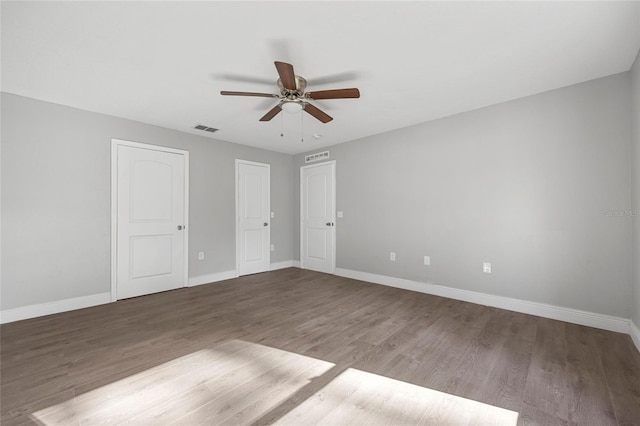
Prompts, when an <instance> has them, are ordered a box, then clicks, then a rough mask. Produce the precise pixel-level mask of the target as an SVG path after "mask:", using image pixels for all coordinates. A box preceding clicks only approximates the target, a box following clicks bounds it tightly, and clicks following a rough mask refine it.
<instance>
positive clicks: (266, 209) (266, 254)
mask: <svg viewBox="0 0 640 426" xmlns="http://www.w3.org/2000/svg"><path fill="white" fill-rule="evenodd" d="M236 170H237V176H236V179H237V182H238V184H237V187H238V193H237V194H236V197H237V203H238V206H237V215H238V218H237V219H238V229H237V232H238V236H237V239H236V241H237V244H238V248H237V263H238V266H237V269H238V275H247V274H255V273H258V272H265V271H268V270H269V268H270V266H271V251H270V246H271V240H270V235H271V232H270V226H269V222H270V220H271V219H270V208H271V207H270V193H269V191H270V182H269V180H270V166H269V165H268V164H260V163H253V162H248V161H242V160H236Z"/></svg>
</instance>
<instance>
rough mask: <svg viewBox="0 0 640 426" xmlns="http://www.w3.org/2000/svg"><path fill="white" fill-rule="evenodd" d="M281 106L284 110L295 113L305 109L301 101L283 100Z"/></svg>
mask: <svg viewBox="0 0 640 426" xmlns="http://www.w3.org/2000/svg"><path fill="white" fill-rule="evenodd" d="M280 108H282V110H283V111H284V112H288V113H290V114H295V113H296V112H300V111H302V110H303V109H304V105H303V104H302V102H299V101H283V102H282V103H280Z"/></svg>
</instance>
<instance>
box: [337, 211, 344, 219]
mask: <svg viewBox="0 0 640 426" xmlns="http://www.w3.org/2000/svg"><path fill="white" fill-rule="evenodd" d="M343 217H344V213H343V212H341V211H339V212H338V219H342V218H343Z"/></svg>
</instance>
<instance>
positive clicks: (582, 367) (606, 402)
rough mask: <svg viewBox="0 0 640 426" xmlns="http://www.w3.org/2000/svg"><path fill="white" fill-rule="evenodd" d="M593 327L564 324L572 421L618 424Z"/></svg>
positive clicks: (578, 422)
mask: <svg viewBox="0 0 640 426" xmlns="http://www.w3.org/2000/svg"><path fill="white" fill-rule="evenodd" d="M593 331H594V330H593V329H590V328H588V327H583V326H579V325H575V324H568V323H567V324H565V334H566V337H567V344H566V354H567V383H568V385H569V388H570V389H571V392H570V394H569V401H568V403H569V410H568V412H569V421H571V422H574V423H576V424H598V425H617V424H618V422H617V420H616V417H615V413H614V410H613V404H612V402H611V398H612V395H611V394H610V393H609V390H608V387H607V381H606V378H605V372H604V370H603V368H602V364H601V359H600V356H601V354H600V353H599V351H598V348H597V346H596V342H595V339H594V336H593Z"/></svg>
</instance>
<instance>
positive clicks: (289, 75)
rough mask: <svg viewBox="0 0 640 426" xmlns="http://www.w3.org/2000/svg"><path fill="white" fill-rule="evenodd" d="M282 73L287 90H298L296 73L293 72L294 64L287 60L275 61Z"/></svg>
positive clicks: (282, 79)
mask: <svg viewBox="0 0 640 426" xmlns="http://www.w3.org/2000/svg"><path fill="white" fill-rule="evenodd" d="M274 63H275V64H276V69H277V70H278V74H279V75H280V80H281V81H282V85H283V86H284V88H285V89H287V90H296V74H295V73H294V72H293V65H291V64H287V63H286V62H278V61H276V62H274Z"/></svg>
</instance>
